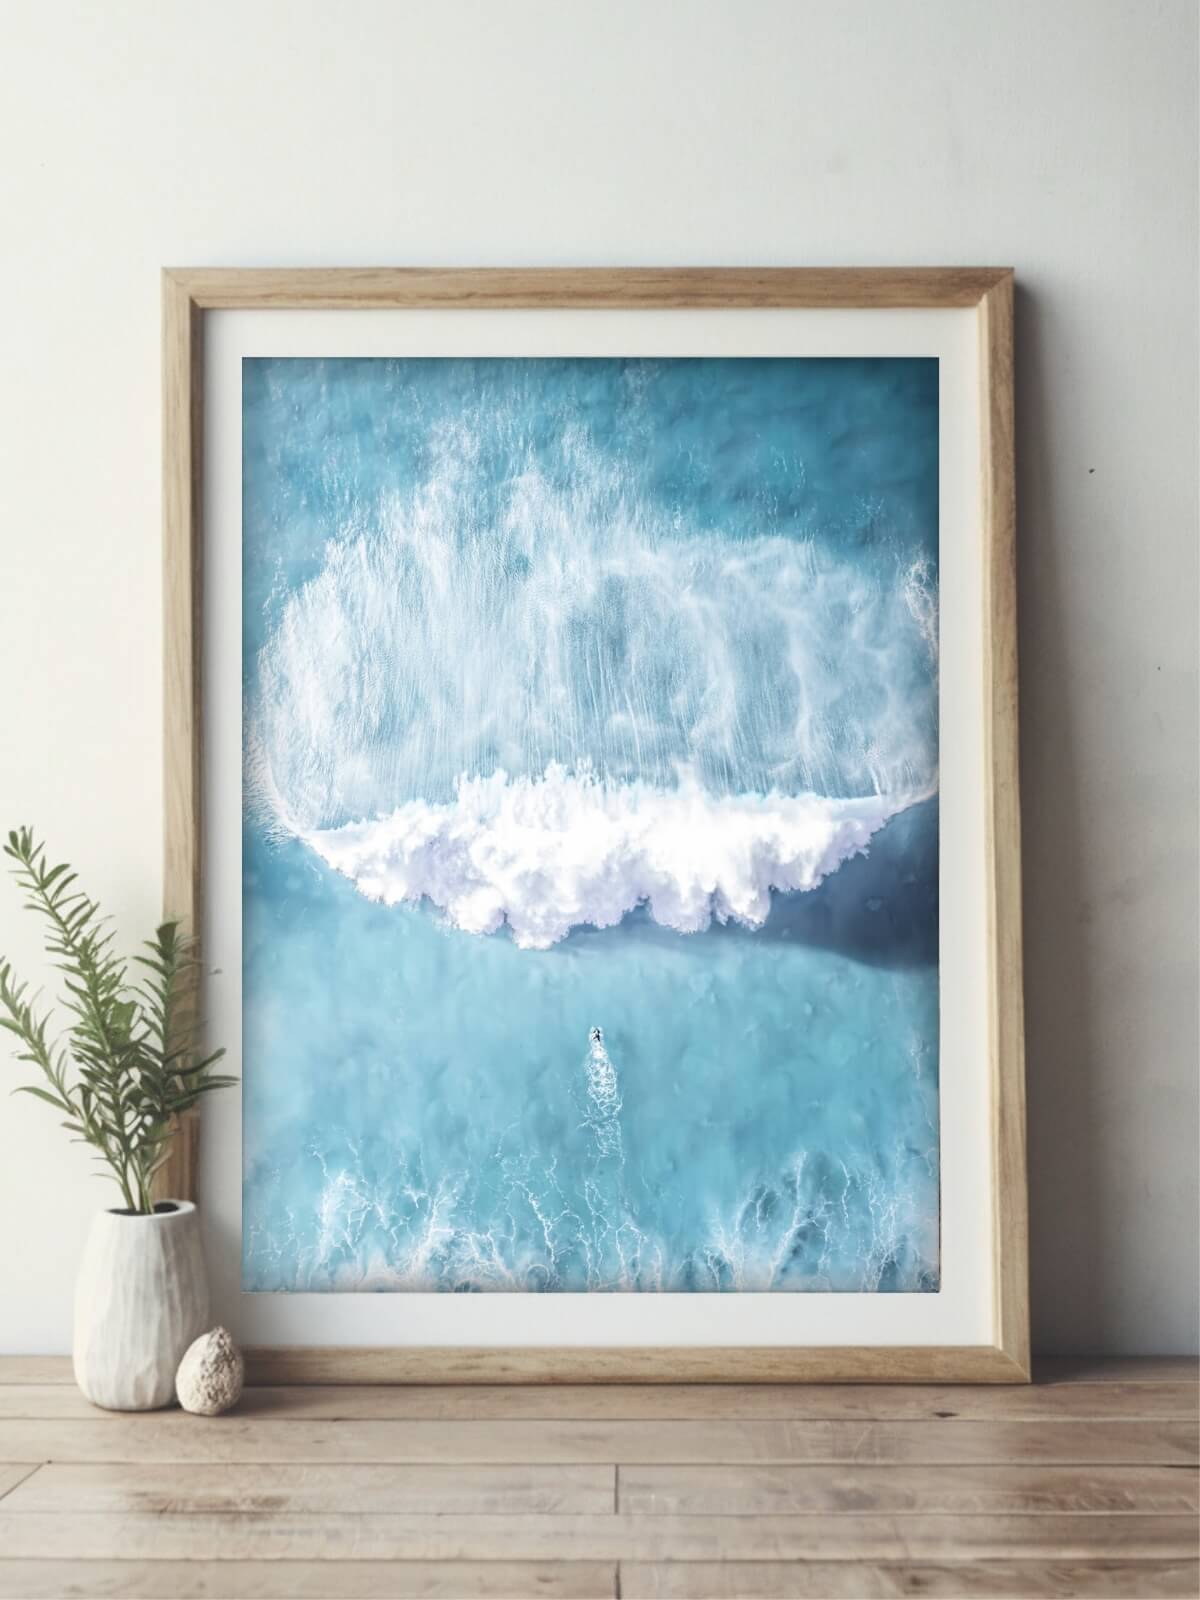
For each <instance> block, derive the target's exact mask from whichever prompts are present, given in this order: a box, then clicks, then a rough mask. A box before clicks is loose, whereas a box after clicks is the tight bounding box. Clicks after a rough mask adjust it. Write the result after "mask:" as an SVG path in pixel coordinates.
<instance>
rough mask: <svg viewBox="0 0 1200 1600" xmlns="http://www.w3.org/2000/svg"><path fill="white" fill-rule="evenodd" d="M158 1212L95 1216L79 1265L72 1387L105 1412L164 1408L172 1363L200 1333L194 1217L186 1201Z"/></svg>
mask: <svg viewBox="0 0 1200 1600" xmlns="http://www.w3.org/2000/svg"><path fill="white" fill-rule="evenodd" d="M161 1205H162V1207H163V1209H160V1210H157V1211H155V1212H154V1214H153V1215H151V1216H136V1215H133V1214H131V1213H129V1212H122V1211H102V1212H100V1214H99V1215H98V1216H96V1217H94V1218H93V1219H92V1227H91V1231H90V1233H89V1234H88V1239H87V1245H86V1246H85V1248H84V1252H83V1260H82V1262H81V1263H80V1268H79V1277H78V1279H77V1281H76V1285H75V1339H74V1347H73V1348H74V1356H75V1381H76V1383H77V1384H78V1385H79V1387H80V1388H81V1389H82V1390H83V1392H84V1394H85V1395H86V1396H87V1398H88V1399H89V1400H90V1401H91V1402H92V1404H93V1405H97V1406H106V1407H107V1408H108V1409H109V1410H110V1411H153V1410H156V1409H157V1407H159V1406H165V1405H169V1404H170V1403H171V1398H172V1396H173V1394H174V1392H175V1372H176V1369H177V1368H178V1366H179V1358H180V1356H181V1355H182V1354H183V1352H184V1351H185V1350H186V1349H187V1347H188V1345H190V1344H191V1342H192V1340H193V1339H194V1338H195V1337H196V1335H197V1334H198V1333H201V1332H202V1331H203V1330H204V1329H205V1328H206V1327H207V1326H208V1278H207V1276H206V1275H205V1271H204V1253H203V1251H202V1249H201V1247H200V1219H199V1217H198V1216H197V1215H196V1208H195V1206H194V1205H192V1203H191V1202H190V1201H188V1200H175V1201H163V1202H161ZM167 1207H170V1209H166V1208H167Z"/></svg>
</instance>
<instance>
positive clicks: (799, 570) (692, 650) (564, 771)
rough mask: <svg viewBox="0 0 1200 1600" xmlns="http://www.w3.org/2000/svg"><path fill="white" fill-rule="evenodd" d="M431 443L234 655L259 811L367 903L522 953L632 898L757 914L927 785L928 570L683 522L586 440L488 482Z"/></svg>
mask: <svg viewBox="0 0 1200 1600" xmlns="http://www.w3.org/2000/svg"><path fill="white" fill-rule="evenodd" d="M496 426H501V424H496ZM439 439H440V443H439V446H438V448H437V450H436V451H435V452H434V459H433V462H432V465H431V466H430V469H429V471H428V475H427V477H426V479H425V481H424V482H423V483H422V485H421V486H420V487H419V488H418V489H416V490H415V491H413V492H411V493H409V494H407V495H405V496H398V495H395V494H392V495H391V496H390V497H386V498H385V499H384V500H383V503H382V504H380V505H376V506H373V507H372V508H371V511H370V515H369V516H368V515H366V514H365V513H364V515H363V517H362V518H361V520H357V521H356V520H355V519H354V518H353V517H352V518H350V520H349V521H348V523H347V525H346V526H345V527H344V528H343V529H341V530H340V532H339V533H338V536H337V537H336V538H334V539H332V540H331V541H330V543H329V545H328V546H327V549H326V554H325V560H324V565H323V568H322V570H321V571H320V572H319V573H317V575H316V576H314V577H313V578H311V579H310V580H309V581H308V582H307V583H306V584H304V585H303V586H302V587H301V588H300V589H298V590H296V591H295V592H293V593H292V594H291V595H290V596H289V597H288V598H287V600H286V602H285V603H284V604H283V605H282V607H281V610H280V613H279V616H278V618H277V620H276V623H275V626H274V628H273V629H272V631H271V632H270V633H269V636H268V639H267V643H266V644H265V646H264V647H263V649H262V650H261V652H260V654H259V657H258V659H257V661H256V663H255V664H254V668H253V671H252V673H251V682H250V685H249V691H248V706H247V722H248V737H247V750H248V766H247V787H248V792H249V794H250V797H251V802H252V804H254V805H256V806H257V808H258V811H259V814H260V817H261V818H263V819H264V820H266V822H267V823H268V825H269V826H270V827H272V828H274V829H275V830H276V831H278V832H281V833H286V834H288V835H292V836H295V837H297V838H300V839H302V840H303V841H305V842H306V843H307V844H308V845H309V846H310V847H311V848H312V849H313V850H314V851H315V852H316V853H317V854H318V855H319V856H320V857H322V858H323V859H324V860H325V861H327V862H328V863H329V864H330V865H331V866H333V867H335V868H336V869H337V870H338V871H339V872H342V873H344V874H346V875H347V876H348V877H349V878H351V879H352V880H353V881H354V883H355V884H356V885H357V886H358V888H359V889H360V890H361V891H362V892H363V893H364V894H365V895H367V896H369V897H371V898H374V899H377V900H382V901H384V902H386V903H388V904H393V903H399V902H401V901H415V900H420V899H422V898H424V899H428V900H429V901H431V902H432V903H433V904H434V905H435V906H437V907H439V908H440V909H441V910H442V911H443V912H444V913H445V915H446V917H447V918H448V920H449V922H450V923H451V924H452V925H453V926H455V927H457V928H460V929H464V930H468V931H470V932H473V933H481V934H485V933H492V932H494V931H496V930H497V929H498V928H500V927H501V926H502V925H504V924H507V925H508V926H509V927H510V928H511V930H512V932H513V935H514V937H515V939H516V941H517V943H518V944H519V945H521V946H524V947H527V948H535V949H542V948H546V947H547V946H549V945H552V944H554V943H555V942H557V941H558V940H560V939H562V938H564V937H565V936H566V935H567V934H568V933H569V932H570V930H571V929H572V928H573V927H578V926H581V925H585V924H590V925H593V926H597V927H607V926H610V925H612V924H614V923H616V922H618V921H619V920H620V919H621V918H622V917H623V916H624V915H625V914H626V913H627V912H629V911H631V910H632V909H633V908H634V907H636V906H638V905H643V904H644V905H646V906H647V907H648V909H649V912H650V914H651V916H652V917H653V918H654V919H655V920H656V921H657V922H659V923H661V924H662V925H663V926H665V927H669V928H673V929H676V930H678V931H679V932H681V933H691V932H697V931H699V930H702V929H704V928H706V927H708V926H709V924H710V922H711V921H712V920H713V919H716V920H718V921H722V922H723V921H726V920H729V919H733V920H736V921H738V922H741V923H744V924H746V925H748V926H751V927H755V926H758V925H760V924H761V923H762V922H763V920H764V919H765V917H766V915H767V911H768V909H769V898H770V894H771V892H772V890H804V889H810V888H812V887H814V886H815V885H816V884H818V883H819V882H820V881H821V879H822V878H823V877H825V876H826V875H827V874H829V873H830V872H833V871H835V870H836V869H837V867H838V866H839V865H840V863H841V862H842V861H844V860H845V859H847V857H849V856H851V855H854V854H856V853H857V852H859V851H861V850H863V849H864V848H865V847H866V846H867V843H868V841H869V839H870V838H871V835H872V834H873V833H874V832H875V831H877V830H878V829H879V828H880V827H882V826H883V824H884V823H885V822H886V821H887V820H888V818H889V817H891V816H893V815H894V814H895V813H896V812H898V811H900V810H903V809H904V808H905V807H906V806H908V805H910V804H912V803H913V802H914V801H916V800H917V799H920V798H923V797H924V796H925V795H927V794H929V793H931V792H932V790H933V788H934V787H935V786H936V682H935V675H931V674H930V671H929V660H930V655H931V653H932V652H934V651H935V650H936V642H937V619H936V604H935V600H934V594H935V587H934V581H933V577H932V574H931V573H930V572H929V571H928V569H927V567H926V566H925V565H924V564H922V563H917V564H915V565H914V564H911V563H909V564H907V565H906V564H905V562H904V561H903V560H902V559H901V558H900V557H898V556H895V557H889V556H888V555H887V553H886V549H884V553H883V554H882V555H881V556H880V558H879V559H877V560H874V561H873V562H870V563H865V562H862V561H861V560H860V561H856V562H854V563H849V562H838V561H836V560H834V559H832V558H831V557H830V556H829V555H828V554H827V553H825V552H824V551H823V550H822V549H821V547H820V545H819V544H818V543H817V542H816V541H814V540H812V539H806V538H803V537H790V536H787V537H785V536H782V535H780V534H779V533H777V532H770V531H768V532H764V533H763V534H762V535H761V536H755V537H749V538H733V537H728V536H726V535H724V534H722V533H721V531H720V530H712V529H706V528H690V527H687V526H683V525H681V524H680V522H679V519H678V518H677V517H673V516H668V515H666V514H664V512H663V511H662V509H661V508H659V507H656V506H655V505H654V504H653V503H652V502H651V501H649V500H646V499H642V498H639V497H638V496H636V495H634V494H632V493H631V491H629V489H628V487H627V486H626V485H625V484H624V482H623V480H622V477H621V474H620V473H619V471H618V470H616V469H615V468H614V466H613V465H612V463H611V462H610V461H609V460H608V459H607V458H606V457H604V456H603V455H602V454H601V453H600V452H598V451H596V450H595V449H593V448H592V447H591V446H590V445H589V444H588V443H587V441H586V440H585V438H584V437H583V436H582V434H580V433H579V432H578V431H575V432H572V431H571V430H567V432H566V434H565V435H564V438H563V439H562V441H561V442H560V445H559V452H558V455H557V457H556V458H555V460H556V465H555V466H552V467H547V465H546V461H545V448H544V446H543V448H542V449H541V451H540V453H537V452H534V451H533V450H532V449H531V448H528V447H523V446H522V444H521V441H520V439H518V438H512V439H507V440H504V441H503V444H504V452H505V458H506V459H510V460H512V461H515V462H516V470H513V471H510V472H509V473H507V474H505V475H503V476H502V477H499V478H498V477H497V474H496V472H495V471H494V462H492V461H491V460H488V461H481V460H480V443H479V439H478V437H477V436H476V435H475V434H473V433H471V432H470V431H469V430H467V429H461V428H459V429H453V428H448V429H443V430H442V432H441V434H440V435H439ZM493 443H494V441H493Z"/></svg>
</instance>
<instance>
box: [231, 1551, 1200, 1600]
mask: <svg viewBox="0 0 1200 1600" xmlns="http://www.w3.org/2000/svg"><path fill="white" fill-rule="evenodd" d="M222 1592H223V1591H222ZM1198 1593H1200V1568H1198V1566H1197V1563H1196V1562H1195V1561H1137V1562H1134V1561H1121V1560H1115V1561H1052V1562H1051V1561H955V1562H947V1563H945V1564H941V1565H934V1564H923V1565H916V1564H913V1563H906V1564H905V1565H903V1566H895V1565H887V1566H884V1565H878V1564H874V1563H872V1564H870V1565H868V1564H865V1563H861V1562H854V1563H848V1562H841V1563H835V1562H811V1561H805V1562H798V1561H796V1562H781V1561H755V1562H707V1563H705V1562H693V1561H670V1562H666V1561H664V1562H660V1563H657V1564H655V1565H644V1564H642V1563H639V1562H632V1561H630V1562H625V1561H623V1562H622V1563H621V1595H622V1600H902V1597H907V1596H912V1595H925V1596H928V1597H929V1600H1067V1597H1070V1600H1130V1597H1131V1596H1133V1595H1137V1596H1139V1597H1140V1600H1154V1597H1156V1596H1162V1597H1164V1600H1167V1597H1172V1596H1183V1597H1185V1600H1194V1597H1195V1595H1196V1594H1198Z"/></svg>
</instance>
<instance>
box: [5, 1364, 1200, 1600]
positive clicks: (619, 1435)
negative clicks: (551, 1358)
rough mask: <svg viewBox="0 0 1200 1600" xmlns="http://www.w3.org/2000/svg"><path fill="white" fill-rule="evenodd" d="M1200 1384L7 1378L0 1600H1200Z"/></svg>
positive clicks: (29, 1368)
mask: <svg viewBox="0 0 1200 1600" xmlns="http://www.w3.org/2000/svg"><path fill="white" fill-rule="evenodd" d="M1197 1378H1198V1373H1197V1366H1196V1363H1195V1362H1186V1361H1179V1360H1165V1361H1161V1362H1153V1361H1146V1360H1140V1361H1136V1362H1124V1363H1122V1362H1097V1361H1087V1362H1082V1361H1080V1362H1046V1363H1043V1365H1042V1368H1041V1370H1040V1373H1039V1381H1038V1382H1036V1383H1035V1384H1034V1385H1032V1386H1031V1387H1029V1388H996V1387H988V1388H977V1389H958V1388H936V1389H935V1388H915V1387H914V1388H872V1387H870V1386H854V1385H847V1386H836V1387H835V1386H822V1387H808V1388H803V1387H780V1386H755V1387H750V1388H742V1387H736V1386H732V1385H711V1386H702V1387H682V1386H681V1387H670V1386H661V1385H660V1386H654V1387H646V1388H640V1387H631V1386H616V1385H614V1386H606V1387H598V1388H578V1387H566V1386H555V1387H541V1388H507V1387H504V1388H502V1387H482V1386H472V1387H460V1388H436V1387H414V1388H389V1389H372V1388H365V1387H363V1388H360V1387H349V1386H347V1387H330V1386H319V1387H318V1386H313V1387H308V1388H295V1389H279V1388H273V1389H266V1388H262V1389H253V1390H250V1391H248V1392H247V1394H246V1396H245V1397H244V1399H243V1402H242V1404H241V1406H240V1407H239V1408H238V1410H237V1411H236V1412H235V1413H233V1414H232V1415H230V1416H228V1417H223V1418H216V1419H211V1420H208V1419H201V1418H193V1417H187V1416H184V1415H183V1414H182V1413H180V1412H178V1411H175V1412H158V1413H152V1414H148V1415H129V1414H115V1413H110V1412H104V1411H98V1410H96V1409H95V1408H94V1407H92V1406H90V1405H88V1403H87V1402H86V1401H85V1400H84V1399H83V1398H82V1397H81V1396H80V1395H79V1393H78V1391H77V1390H76V1389H75V1388H74V1386H73V1384H72V1383H71V1382H70V1368H69V1364H68V1363H66V1362H65V1361H59V1360H56V1359H54V1358H49V1357H38V1358H28V1359H18V1358H13V1359H9V1360H7V1361H4V1360H2V1359H0V1597H5V1596H10V1597H17V1596H19V1597H22V1600H40V1597H49V1596H77V1597H86V1596H93V1595H104V1596H119V1597H129V1600H135V1597H144V1596H155V1597H163V1600H166V1597H178V1600H189V1597H192V1596H212V1597H229V1600H233V1597H236V1600H267V1597H274V1596H280V1597H296V1600H306V1597H314V1600H315V1597H320V1600H359V1597H361V1600H385V1597H388V1600H390V1597H396V1600H399V1597H403V1596H428V1597H435V1596H452V1597H456V1600H466V1597H469V1596H521V1597H526V1596H550V1597H553V1596H561V1597H573V1600H580V1597H585V1596H587V1597H600V1596H607V1597H610V1600H613V1597H624V1600H635V1597H646V1600H649V1597H651V1596H664V1597H666V1596H669V1597H682V1596H689V1597H690V1596H694V1597H698V1600H699V1597H713V1600H717V1597H734V1596H737V1597H739V1600H755V1597H763V1600H767V1597H776V1600H780V1597H786V1600H806V1597H809V1596H814V1597H823V1600H842V1597H850V1596H881V1597H883V1596H911V1595H924V1596H931V1597H937V1596H956V1597H964V1600H969V1597H974V1596H1008V1597H1012V1600H1039V1597H1041V1596H1068V1595H1079V1596H1107V1597H1140V1596H1156V1595H1176V1596H1189V1597H1194V1596H1196V1595H1198V1594H1200V1549H1198V1536H1197V1525H1198V1516H1200V1477H1198V1468H1197V1462H1198V1407H1200V1386H1198V1382H1197Z"/></svg>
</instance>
